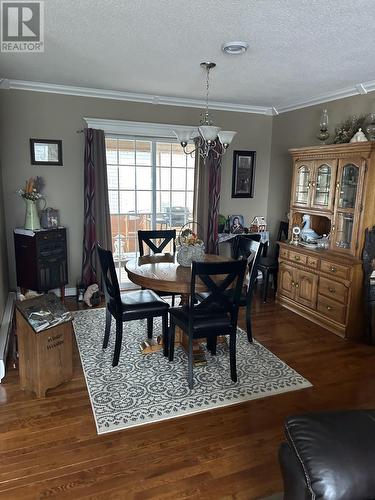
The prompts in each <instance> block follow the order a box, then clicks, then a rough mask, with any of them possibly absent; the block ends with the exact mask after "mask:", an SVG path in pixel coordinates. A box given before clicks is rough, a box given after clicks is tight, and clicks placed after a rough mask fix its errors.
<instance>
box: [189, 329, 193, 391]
mask: <svg viewBox="0 0 375 500" xmlns="http://www.w3.org/2000/svg"><path fill="white" fill-rule="evenodd" d="M188 382H189V389H192V388H193V385H194V380H193V337H192V335H189V352H188Z"/></svg>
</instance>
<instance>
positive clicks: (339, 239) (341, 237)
mask: <svg viewBox="0 0 375 500" xmlns="http://www.w3.org/2000/svg"><path fill="white" fill-rule="evenodd" d="M353 219H354V214H351V213H347V212H339V213H338V214H337V218H336V247H338V248H350V247H351V244H352V233H353Z"/></svg>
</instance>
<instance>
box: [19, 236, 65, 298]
mask: <svg viewBox="0 0 375 500" xmlns="http://www.w3.org/2000/svg"><path fill="white" fill-rule="evenodd" d="M14 247H15V254H16V271H17V285H18V286H19V287H20V288H24V289H29V290H36V291H37V292H46V291H48V290H51V289H53V288H60V289H61V296H62V298H64V288H65V285H66V284H67V283H68V264H67V245H66V229H65V228H57V229H42V230H40V231H35V232H32V231H22V230H17V229H16V230H15V231H14Z"/></svg>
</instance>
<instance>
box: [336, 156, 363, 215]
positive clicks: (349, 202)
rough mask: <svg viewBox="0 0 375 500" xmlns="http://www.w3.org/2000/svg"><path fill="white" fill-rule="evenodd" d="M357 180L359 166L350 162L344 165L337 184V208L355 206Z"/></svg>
mask: <svg viewBox="0 0 375 500" xmlns="http://www.w3.org/2000/svg"><path fill="white" fill-rule="evenodd" d="M358 180H359V168H358V167H356V166H355V165H352V164H348V165H345V166H344V168H343V169H342V175H341V182H340V185H339V187H340V194H339V208H355V202H356V198H357V188H358Z"/></svg>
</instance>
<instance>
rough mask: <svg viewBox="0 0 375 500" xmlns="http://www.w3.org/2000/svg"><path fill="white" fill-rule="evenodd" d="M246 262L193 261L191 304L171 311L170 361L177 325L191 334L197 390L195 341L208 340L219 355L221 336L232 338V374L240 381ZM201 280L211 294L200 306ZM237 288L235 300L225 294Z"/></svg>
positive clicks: (190, 371) (190, 350)
mask: <svg viewBox="0 0 375 500" xmlns="http://www.w3.org/2000/svg"><path fill="white" fill-rule="evenodd" d="M245 268H246V261H245V260H242V261H241V260H238V261H230V262H218V263H216V262H193V264H192V271H191V292H190V297H189V303H188V304H187V305H183V306H181V307H174V308H171V309H170V310H169V312H170V329H169V337H168V350H169V360H170V361H173V356H174V342H175V330H176V326H178V327H179V328H181V329H182V330H183V331H184V332H186V333H187V335H188V343H189V348H188V382H189V387H190V389H192V388H193V340H194V339H200V338H207V348H208V350H209V351H210V352H211V354H212V355H215V354H216V343H217V337H218V336H221V335H229V356H230V374H231V379H232V380H233V382H236V381H237V369H236V333H237V320H238V307H239V300H240V295H241V289H242V285H243V279H244V274H245ZM198 280H200V281H201V282H203V283H204V285H205V286H206V287H207V289H208V291H209V294H208V295H207V297H205V298H204V299H203V300H202V301H201V302H199V303H197V293H196V285H197V281H198ZM232 287H234V290H233V292H232V295H231V297H229V298H228V296H227V294H226V293H225V292H226V290H228V288H232Z"/></svg>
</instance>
